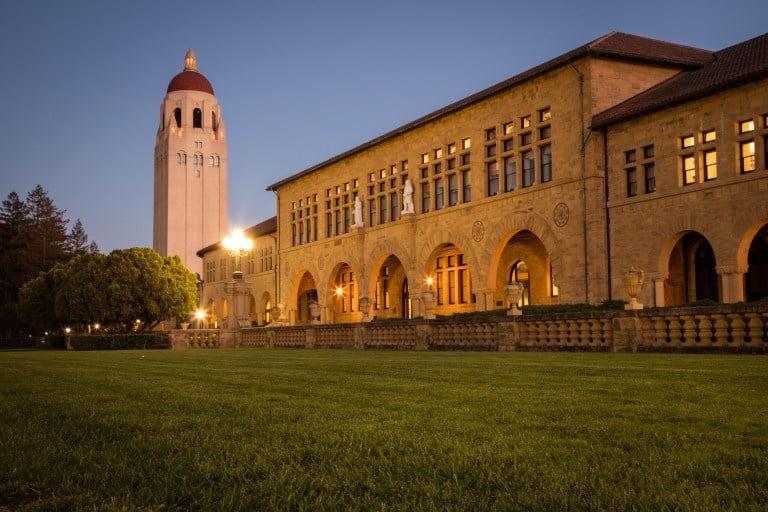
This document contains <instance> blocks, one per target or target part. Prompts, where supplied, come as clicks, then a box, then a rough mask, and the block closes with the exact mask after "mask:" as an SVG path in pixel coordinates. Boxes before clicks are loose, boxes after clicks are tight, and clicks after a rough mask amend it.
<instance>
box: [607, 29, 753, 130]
mask: <svg viewBox="0 0 768 512" xmlns="http://www.w3.org/2000/svg"><path fill="white" fill-rule="evenodd" d="M767 76H768V34H763V35H762V36H758V37H755V38H754V39H750V40H748V41H744V42H743V43H739V44H736V45H734V46H731V47H729V48H726V49H724V50H720V51H718V52H715V53H714V54H713V58H712V59H711V61H709V62H707V63H705V64H704V65H703V66H701V67H699V68H697V69H694V70H687V71H682V72H680V73H678V74H677V75H675V76H673V77H671V78H669V79H667V80H665V81H664V82H662V83H660V84H658V85H656V86H654V87H652V88H650V89H648V90H647V91H644V92H641V93H640V94H638V95H636V96H633V97H632V98H630V99H628V100H626V101H624V102H623V103H620V104H618V105H616V106H615V107H612V108H610V109H608V110H605V111H603V112H600V113H599V114H597V115H595V116H594V117H593V118H592V126H593V127H599V126H605V125H609V124H612V123H616V122H620V121H624V120H626V119H630V118H632V117H636V116H640V115H645V114H649V113H651V112H655V111H657V110H661V109H664V108H668V107H671V106H674V105H678V104H680V103H684V102H687V101H691V100H693V99H696V98H700V97H703V96H708V95H711V94H714V93H716V92H719V91H722V90H724V89H729V88H732V87H736V86H738V85H741V84H744V83H747V82H751V81H754V80H757V79H760V78H764V77H767Z"/></svg>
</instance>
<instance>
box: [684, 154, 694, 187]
mask: <svg viewBox="0 0 768 512" xmlns="http://www.w3.org/2000/svg"><path fill="white" fill-rule="evenodd" d="M691 183H696V163H695V159H694V157H693V155H688V156H684V157H683V184H684V185H690V184H691Z"/></svg>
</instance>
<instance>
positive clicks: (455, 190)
mask: <svg viewBox="0 0 768 512" xmlns="http://www.w3.org/2000/svg"><path fill="white" fill-rule="evenodd" d="M458 202H459V177H458V175H456V174H451V175H450V176H448V206H456V204H458Z"/></svg>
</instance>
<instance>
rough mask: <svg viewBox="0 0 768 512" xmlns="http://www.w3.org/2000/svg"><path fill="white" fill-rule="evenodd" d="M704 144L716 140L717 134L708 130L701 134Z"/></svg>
mask: <svg viewBox="0 0 768 512" xmlns="http://www.w3.org/2000/svg"><path fill="white" fill-rule="evenodd" d="M702 138H703V139H704V142H714V141H716V140H717V132H715V130H708V131H706V132H704V133H703V134H702Z"/></svg>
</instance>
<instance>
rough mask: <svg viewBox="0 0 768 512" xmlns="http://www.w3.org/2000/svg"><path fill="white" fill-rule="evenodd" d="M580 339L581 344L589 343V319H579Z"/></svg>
mask: <svg viewBox="0 0 768 512" xmlns="http://www.w3.org/2000/svg"><path fill="white" fill-rule="evenodd" d="M578 330H579V331H578V334H577V336H578V340H579V345H581V346H585V345H588V344H589V320H584V319H582V320H579V321H578Z"/></svg>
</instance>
